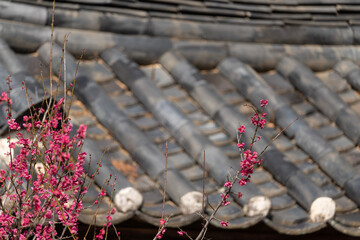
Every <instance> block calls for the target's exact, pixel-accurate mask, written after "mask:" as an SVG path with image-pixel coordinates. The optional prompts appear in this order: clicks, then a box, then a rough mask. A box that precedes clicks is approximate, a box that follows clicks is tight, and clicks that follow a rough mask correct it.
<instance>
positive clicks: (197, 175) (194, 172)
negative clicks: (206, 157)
mask: <svg viewBox="0 0 360 240" xmlns="http://www.w3.org/2000/svg"><path fill="white" fill-rule="evenodd" d="M181 173H182V174H184V176H185V177H186V178H187V179H189V180H190V181H194V180H199V179H202V178H203V169H201V168H200V167H199V166H198V165H193V166H191V167H189V168H186V169H183V170H181ZM205 177H206V173H205Z"/></svg>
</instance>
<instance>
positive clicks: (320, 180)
mask: <svg viewBox="0 0 360 240" xmlns="http://www.w3.org/2000/svg"><path fill="white" fill-rule="evenodd" d="M308 176H309V177H310V178H311V180H312V181H313V182H315V183H316V184H317V185H319V186H322V185H324V184H326V183H329V182H331V180H330V178H329V177H327V176H325V175H324V174H323V173H322V172H321V171H314V172H312V173H310V174H308Z"/></svg>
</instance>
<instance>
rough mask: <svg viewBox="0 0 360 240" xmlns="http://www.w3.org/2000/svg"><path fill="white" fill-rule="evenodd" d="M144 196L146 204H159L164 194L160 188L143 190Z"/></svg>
mask: <svg viewBox="0 0 360 240" xmlns="http://www.w3.org/2000/svg"><path fill="white" fill-rule="evenodd" d="M141 195H142V196H143V198H144V205H153V204H159V203H162V201H163V195H162V193H161V192H160V191H159V190H158V189H153V190H150V191H145V192H142V193H141Z"/></svg>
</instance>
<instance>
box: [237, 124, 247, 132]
mask: <svg viewBox="0 0 360 240" xmlns="http://www.w3.org/2000/svg"><path fill="white" fill-rule="evenodd" d="M245 130H246V127H245V126H243V125H242V126H240V127H239V128H238V131H239V133H245Z"/></svg>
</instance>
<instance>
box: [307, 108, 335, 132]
mask: <svg viewBox="0 0 360 240" xmlns="http://www.w3.org/2000/svg"><path fill="white" fill-rule="evenodd" d="M304 120H305V121H306V122H307V124H309V126H310V127H311V128H315V129H317V128H321V127H323V126H326V125H328V124H329V123H330V121H329V119H328V118H326V117H325V116H324V115H323V114H321V113H319V112H314V113H311V114H310V115H308V116H306V117H305V118H304Z"/></svg>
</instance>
